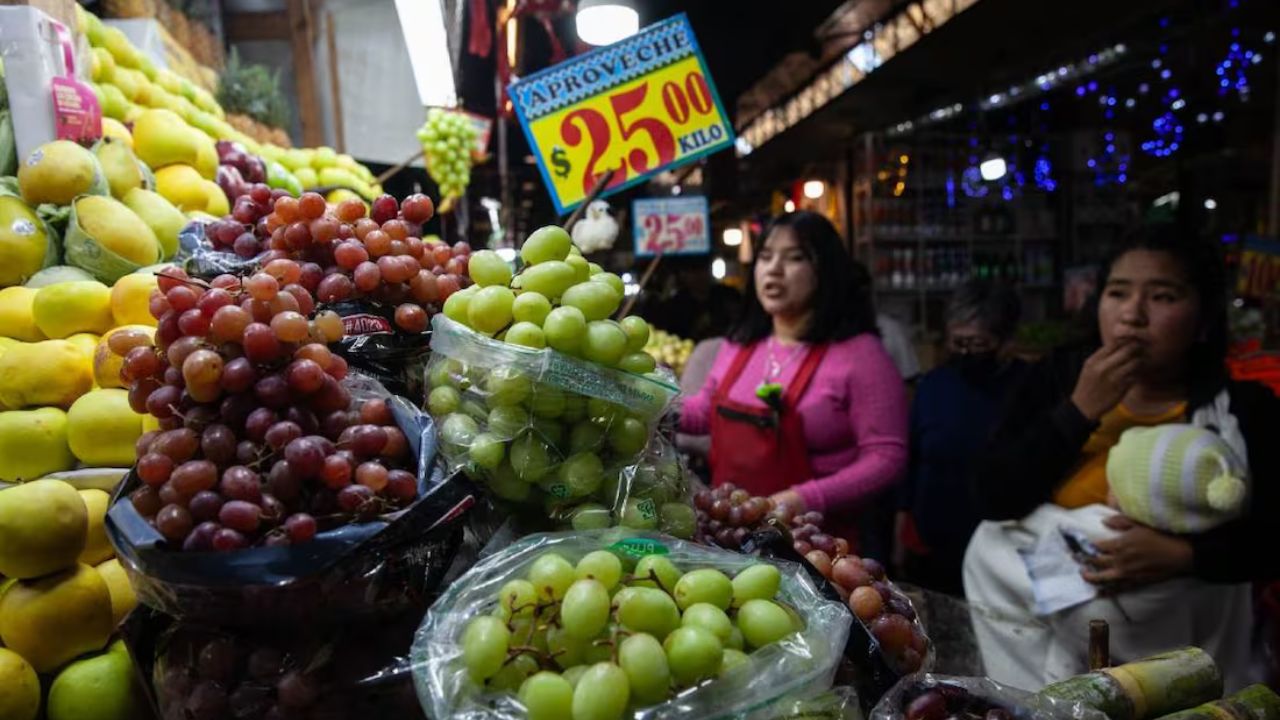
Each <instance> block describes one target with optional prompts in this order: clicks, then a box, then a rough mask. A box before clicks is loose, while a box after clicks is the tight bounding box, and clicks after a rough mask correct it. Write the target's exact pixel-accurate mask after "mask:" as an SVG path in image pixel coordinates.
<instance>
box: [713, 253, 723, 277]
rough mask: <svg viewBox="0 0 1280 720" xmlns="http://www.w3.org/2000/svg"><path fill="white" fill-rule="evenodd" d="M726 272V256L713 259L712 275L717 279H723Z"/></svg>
mask: <svg viewBox="0 0 1280 720" xmlns="http://www.w3.org/2000/svg"><path fill="white" fill-rule="evenodd" d="M724 272H725V266H724V258H716V259H715V260H712V261H711V277H713V278H715V279H717V280H723V279H724Z"/></svg>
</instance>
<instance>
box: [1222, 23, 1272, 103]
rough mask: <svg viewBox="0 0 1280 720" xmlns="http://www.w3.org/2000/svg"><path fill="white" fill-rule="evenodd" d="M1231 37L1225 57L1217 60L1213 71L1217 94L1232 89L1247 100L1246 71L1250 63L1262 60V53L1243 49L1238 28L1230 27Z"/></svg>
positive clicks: (1247, 81) (1225, 92) (1225, 94)
mask: <svg viewBox="0 0 1280 720" xmlns="http://www.w3.org/2000/svg"><path fill="white" fill-rule="evenodd" d="M1231 37H1232V42H1231V45H1230V46H1229V47H1228V49H1227V55H1226V57H1224V58H1223V59H1222V60H1221V61H1219V62H1218V65H1217V67H1215V68H1214V71H1213V72H1214V74H1215V75H1216V76H1217V77H1218V96H1219V97H1226V96H1227V95H1228V94H1230V93H1231V91H1233V90H1234V91H1235V92H1236V95H1237V97H1239V98H1240V100H1241V101H1244V102H1248V100H1249V76H1248V74H1247V72H1246V71H1247V70H1248V68H1249V66H1250V65H1254V64H1257V63H1260V62H1262V55H1261V54H1260V53H1255V52H1254V51H1252V50H1247V49H1245V48H1244V47H1243V46H1242V45H1241V44H1240V43H1239V41H1238V38H1239V37H1240V28H1232V30H1231Z"/></svg>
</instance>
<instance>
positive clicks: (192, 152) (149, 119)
mask: <svg viewBox="0 0 1280 720" xmlns="http://www.w3.org/2000/svg"><path fill="white" fill-rule="evenodd" d="M201 140H202V138H201V137H200V136H198V135H197V134H196V131H194V130H192V129H191V128H190V127H188V126H187V124H186V122H185V121H184V120H183V119H182V118H180V117H178V115H177V114H175V113H173V112H172V111H169V110H157V109H152V110H144V111H143V112H142V113H141V114H140V115H139V116H138V120H137V122H136V123H134V126H133V147H134V149H135V150H136V151H137V153H138V158H139V159H140V160H142V162H144V163H146V164H147V165H149V166H151V168H152V169H153V170H159V169H161V168H163V167H165V166H167V165H174V164H179V163H181V164H184V165H195V164H196V160H197V159H198V158H199V157H200V153H201V147H200V146H201V145H202V143H201V142H200V141H201ZM214 160H215V162H216V160H217V151H216V150H215V151H214Z"/></svg>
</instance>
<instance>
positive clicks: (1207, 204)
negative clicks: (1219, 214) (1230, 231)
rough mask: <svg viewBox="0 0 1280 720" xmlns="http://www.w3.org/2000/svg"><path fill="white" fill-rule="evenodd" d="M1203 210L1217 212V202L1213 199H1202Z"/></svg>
mask: <svg viewBox="0 0 1280 720" xmlns="http://www.w3.org/2000/svg"><path fill="white" fill-rule="evenodd" d="M1204 209H1205V210H1217V209H1218V201H1217V200H1214V199H1213V198H1205V199H1204Z"/></svg>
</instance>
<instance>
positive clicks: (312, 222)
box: [206, 185, 471, 332]
mask: <svg viewBox="0 0 1280 720" xmlns="http://www.w3.org/2000/svg"><path fill="white" fill-rule="evenodd" d="M434 214H435V206H434V204H433V203H432V201H431V198H429V197H427V196H426V195H422V194H416V195H410V196H409V197H407V198H405V200H404V202H403V203H397V202H396V199H395V198H393V197H391V196H390V195H383V196H381V197H379V198H378V199H376V200H374V202H373V205H372V210H370V208H368V207H366V205H365V203H364V202H363V201H361V200H358V199H355V198H350V199H347V200H343V201H342V202H340V203H338V204H337V205H336V206H329V205H328V204H326V203H325V200H324V198H323V197H321V196H320V195H319V194H317V193H312V192H309V193H303V194H302V196H301V197H298V198H293V197H290V196H289V195H287V194H281V193H280V192H279V191H276V192H275V193H273V192H272V191H271V190H270V188H268V187H267V186H266V185H257V186H254V187H253V188H252V189H251V190H250V192H249V193H248V194H246V195H242V196H240V197H239V198H237V199H236V201H235V206H234V208H233V209H232V211H231V214H230V215H228V216H226V217H225V218H223V219H222V220H218V221H216V222H213V223H210V224H209V226H208V228H207V232H206V234H207V235H208V237H209V238H211V241H212V243H213V245H214V247H215V248H216V249H220V250H223V251H227V252H234V253H235V254H236V255H238V256H240V257H242V258H246V259H247V258H257V259H258V262H260V263H261V264H262V265H263V266H266V265H267V264H269V263H271V262H273V261H276V260H286V259H287V260H293V261H295V262H298V263H301V265H302V267H303V268H304V271H305V272H306V273H307V274H308V276H310V277H316V278H317V282H316V285H315V287H313V288H311V289H312V291H313V292H314V294H315V298H316V300H318V301H320V302H322V303H332V302H340V301H343V300H352V299H358V298H366V299H371V300H374V301H377V302H381V303H386V304H389V305H394V306H395V307H396V310H395V316H394V319H395V323H396V325H397V326H398V327H399V328H400V329H402V330H404V331H405V332H422V331H424V330H426V328H427V322H428V320H429V318H430V315H431V314H432V313H434V312H437V311H439V309H440V307H441V306H442V305H443V303H444V301H445V300H447V299H448V298H449V296H450V295H452V294H453V293H455V292H457V291H458V290H460V289H462V288H464V287H467V286H469V285H470V284H471V280H470V278H469V277H468V276H467V264H468V261H469V258H470V254H471V247H470V246H469V245H468V244H467V243H465V242H460V243H456V244H455V245H454V246H453V247H449V246H448V245H445V244H444V243H442V242H439V241H429V242H428V241H423V240H422V239H421V235H422V224H423V223H425V222H427V221H428V220H430V219H431V217H432V216H433V215H434Z"/></svg>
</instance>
